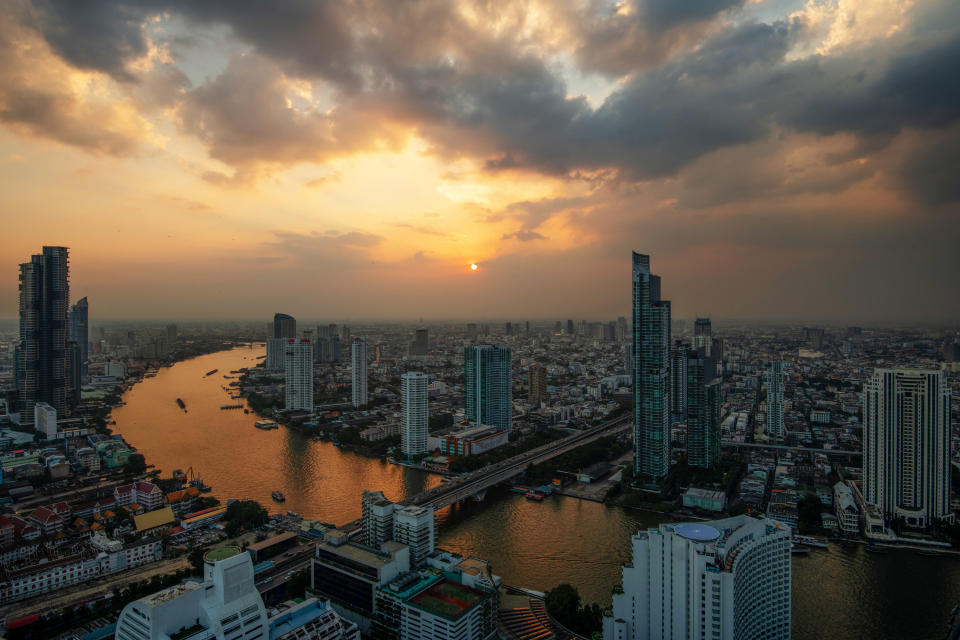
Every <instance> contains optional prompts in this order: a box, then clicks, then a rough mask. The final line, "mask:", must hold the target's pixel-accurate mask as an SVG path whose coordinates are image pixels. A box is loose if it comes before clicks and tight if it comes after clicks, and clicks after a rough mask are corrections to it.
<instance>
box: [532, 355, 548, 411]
mask: <svg viewBox="0 0 960 640" xmlns="http://www.w3.org/2000/svg"><path fill="white" fill-rule="evenodd" d="M546 399H547V370H546V368H545V367H543V366H542V365H539V364H535V365H533V366H532V367H530V404H532V405H533V406H535V407H539V406H540V403H541V402H543V401H544V400H546Z"/></svg>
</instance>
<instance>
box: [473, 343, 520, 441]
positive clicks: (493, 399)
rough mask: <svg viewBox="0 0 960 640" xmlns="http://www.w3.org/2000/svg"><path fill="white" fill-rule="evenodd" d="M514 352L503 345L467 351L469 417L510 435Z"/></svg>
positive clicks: (490, 345)
mask: <svg viewBox="0 0 960 640" xmlns="http://www.w3.org/2000/svg"><path fill="white" fill-rule="evenodd" d="M511 355H512V352H511V349H510V347H506V346H502V345H492V344H485V345H478V346H473V347H465V348H464V351H463V360H464V381H465V389H466V397H465V398H464V405H465V413H466V416H467V418H468V419H469V420H472V421H473V422H474V423H476V424H488V425H491V426H494V427H497V428H499V429H503V430H504V431H507V432H509V431H510V428H511V426H512V424H513V369H512V366H511Z"/></svg>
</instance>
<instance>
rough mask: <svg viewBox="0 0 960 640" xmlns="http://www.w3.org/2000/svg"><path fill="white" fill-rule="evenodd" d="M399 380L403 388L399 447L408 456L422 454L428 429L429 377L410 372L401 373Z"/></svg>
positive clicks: (425, 448)
mask: <svg viewBox="0 0 960 640" xmlns="http://www.w3.org/2000/svg"><path fill="white" fill-rule="evenodd" d="M400 381H401V386H402V390H403V410H402V411H403V412H402V418H401V421H400V449H401V451H403V455H405V456H407V457H408V458H411V457H413V456H419V455H424V454H426V453H427V434H428V433H429V430H430V424H429V421H430V407H429V402H428V395H427V394H428V391H427V386H428V385H429V378H428V377H427V375H426V374H424V373H419V372H410V373H405V374H403V375H402V376H401V377H400Z"/></svg>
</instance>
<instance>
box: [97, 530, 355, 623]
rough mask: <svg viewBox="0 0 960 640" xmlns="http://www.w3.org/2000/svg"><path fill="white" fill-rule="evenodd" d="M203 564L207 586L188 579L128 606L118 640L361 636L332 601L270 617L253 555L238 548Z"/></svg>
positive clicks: (307, 604)
mask: <svg viewBox="0 0 960 640" xmlns="http://www.w3.org/2000/svg"><path fill="white" fill-rule="evenodd" d="M203 565H204V566H203V582H198V581H196V580H187V581H185V582H181V583H180V584H178V585H175V586H172V587H169V588H167V589H164V590H162V591H159V592H157V593H155V594H153V595H150V596H146V597H145V598H140V599H139V600H134V601H133V602H131V603H129V604H128V605H127V606H125V607H124V608H123V611H122V612H121V613H120V617H119V618H118V619H117V630H116V633H115V636H114V637H115V638H116V640H168V639H169V638H171V637H181V636H182V637H189V638H190V640H260V639H265V638H271V639H276V640H281V639H282V640H293V639H294V638H316V639H319V640H354V639H359V637H360V633H359V629H357V627H356V625H354V624H351V623H349V622H345V621H343V620H341V619H340V616H338V615H337V614H336V613H335V612H334V611H332V610H331V609H330V607H329V605H328V603H326V602H321V601H318V600H316V599H310V600H307V601H305V602H303V603H302V604H300V605H297V606H296V607H294V608H292V609H289V610H287V611H285V612H284V613H282V614H280V615H278V616H275V617H274V618H268V617H267V610H266V607H264V604H263V599H262V598H261V597H260V593H259V592H258V591H257V587H256V584H255V583H254V579H253V562H252V561H251V559H250V554H248V553H244V552H242V551H240V549H238V548H237V547H223V548H220V549H215V550H213V551H208V552H207V554H206V555H205V556H204V558H203ZM187 630H189V633H186V635H184V634H183V632H186V631H187Z"/></svg>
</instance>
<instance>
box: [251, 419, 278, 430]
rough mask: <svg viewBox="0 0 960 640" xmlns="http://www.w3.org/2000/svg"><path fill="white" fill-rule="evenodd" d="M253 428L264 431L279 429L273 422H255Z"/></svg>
mask: <svg viewBox="0 0 960 640" xmlns="http://www.w3.org/2000/svg"><path fill="white" fill-rule="evenodd" d="M253 426H255V427H256V428H257V429H263V430H265V431H266V430H268V429H279V428H280V427H279V426H277V423H276V422H274V421H273V420H257V421H256V422H254V423H253Z"/></svg>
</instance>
